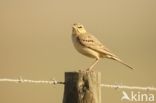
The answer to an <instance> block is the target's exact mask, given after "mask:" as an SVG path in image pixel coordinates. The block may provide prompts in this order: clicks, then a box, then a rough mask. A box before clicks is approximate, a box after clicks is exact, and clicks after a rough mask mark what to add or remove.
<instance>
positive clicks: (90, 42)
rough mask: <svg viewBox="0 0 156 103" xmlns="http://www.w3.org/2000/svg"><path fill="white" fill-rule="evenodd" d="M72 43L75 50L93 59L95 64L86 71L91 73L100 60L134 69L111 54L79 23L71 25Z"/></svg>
mask: <svg viewBox="0 0 156 103" xmlns="http://www.w3.org/2000/svg"><path fill="white" fill-rule="evenodd" d="M72 42H73V45H74V47H75V49H76V50H77V51H78V52H79V53H81V54H83V55H85V56H87V57H90V58H94V59H95V62H93V64H92V65H91V66H90V67H89V68H87V69H86V70H87V71H92V70H93V68H94V66H95V65H96V64H97V63H98V62H99V60H100V59H101V58H108V59H112V60H115V61H118V62H119V63H121V64H123V65H125V66H127V67H128V68H130V69H134V68H133V67H131V66H129V65H128V64H126V63H125V62H123V61H122V60H121V59H120V58H119V57H117V56H116V55H115V54H113V53H112V52H111V51H110V50H109V49H108V48H107V47H105V46H104V45H103V44H102V42H100V41H99V40H98V39H97V38H96V37H95V36H94V35H92V34H91V33H89V32H87V31H86V29H85V27H84V26H83V25H82V24H81V23H74V24H73V25H72Z"/></svg>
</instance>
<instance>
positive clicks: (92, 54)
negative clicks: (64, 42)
mask: <svg viewBox="0 0 156 103" xmlns="http://www.w3.org/2000/svg"><path fill="white" fill-rule="evenodd" d="M72 41H73V44H74V47H75V49H76V50H77V51H78V52H79V53H81V54H83V55H85V56H88V57H91V58H99V53H98V52H96V51H94V50H92V49H90V48H88V47H86V46H85V45H83V44H81V42H80V41H79V40H78V38H77V37H75V36H72Z"/></svg>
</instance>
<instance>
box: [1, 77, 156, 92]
mask: <svg viewBox="0 0 156 103" xmlns="http://www.w3.org/2000/svg"><path fill="white" fill-rule="evenodd" d="M0 82H15V83H33V84H50V85H51V84H53V85H55V84H65V82H60V81H57V80H55V79H53V80H30V79H23V78H22V77H19V78H18V79H10V78H0ZM101 87H106V88H114V89H133V90H147V91H148V90H150V91H156V88H155V87H140V86H128V85H119V84H114V85H112V84H101Z"/></svg>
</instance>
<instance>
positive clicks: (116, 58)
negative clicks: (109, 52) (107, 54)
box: [112, 56, 134, 69]
mask: <svg viewBox="0 0 156 103" xmlns="http://www.w3.org/2000/svg"><path fill="white" fill-rule="evenodd" d="M112 59H113V60H116V61H118V62H119V63H121V64H123V65H125V66H127V67H128V68H130V69H134V68H133V67H131V66H129V65H128V64H126V63H125V62H123V61H122V60H121V59H119V58H118V57H115V56H113V57H112Z"/></svg>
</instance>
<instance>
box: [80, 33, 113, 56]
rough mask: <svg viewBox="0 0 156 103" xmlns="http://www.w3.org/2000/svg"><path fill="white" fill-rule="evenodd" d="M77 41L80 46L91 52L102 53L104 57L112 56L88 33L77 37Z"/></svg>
mask: <svg viewBox="0 0 156 103" xmlns="http://www.w3.org/2000/svg"><path fill="white" fill-rule="evenodd" d="M78 40H79V42H80V44H81V45H83V46H86V47H88V48H90V49H92V50H95V51H98V52H101V53H104V54H106V55H107V54H108V55H111V56H113V55H114V54H112V53H111V52H110V50H109V49H108V48H106V47H105V46H104V45H103V44H102V43H101V42H100V41H99V40H98V39H97V38H96V37H94V36H93V35H91V34H89V33H86V34H81V35H79V36H78Z"/></svg>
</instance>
